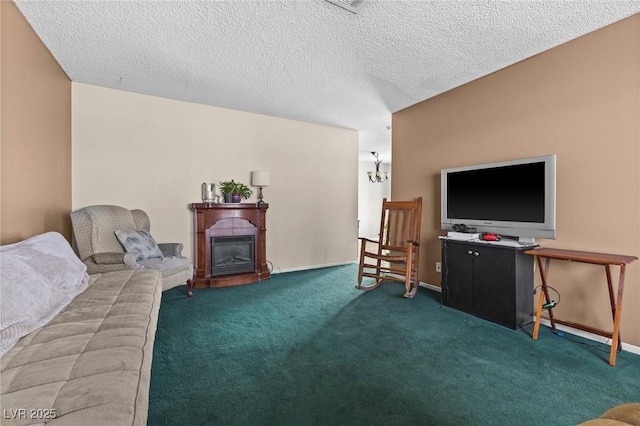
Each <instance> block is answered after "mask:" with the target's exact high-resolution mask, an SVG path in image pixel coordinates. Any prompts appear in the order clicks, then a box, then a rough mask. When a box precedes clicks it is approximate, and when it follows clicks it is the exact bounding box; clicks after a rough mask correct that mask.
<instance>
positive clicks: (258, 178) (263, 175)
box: [251, 170, 269, 186]
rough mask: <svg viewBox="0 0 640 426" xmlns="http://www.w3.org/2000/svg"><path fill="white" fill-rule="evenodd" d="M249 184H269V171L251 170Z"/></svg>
mask: <svg viewBox="0 0 640 426" xmlns="http://www.w3.org/2000/svg"><path fill="white" fill-rule="evenodd" d="M251 185H253V186H269V172H268V171H265V170H257V171H255V172H251Z"/></svg>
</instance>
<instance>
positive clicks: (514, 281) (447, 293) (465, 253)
mask: <svg viewBox="0 0 640 426" xmlns="http://www.w3.org/2000/svg"><path fill="white" fill-rule="evenodd" d="M531 248H532V247H527V246H522V247H515V246H505V245H497V244H492V243H487V242H480V241H479V242H476V241H459V240H453V239H448V238H444V239H442V304H443V305H445V306H449V307H451V308H454V309H457V310H460V311H463V312H466V313H469V314H472V315H475V316H476V317H479V318H482V319H485V320H488V321H491V322H494V323H496V324H500V325H503V326H505V327H509V328H512V329H514V330H516V329H518V328H521V327H522V326H524V325H526V324H529V323H530V322H532V320H533V256H528V255H526V254H524V252H525V250H529V249H531Z"/></svg>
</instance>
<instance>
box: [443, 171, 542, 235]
mask: <svg viewBox="0 0 640 426" xmlns="http://www.w3.org/2000/svg"><path fill="white" fill-rule="evenodd" d="M544 190H545V183H544V162H542V161H540V162H537V163H530V164H518V165H513V166H504V167H494V168H488V169H477V170H466V171H460V172H455V173H450V174H449V176H448V179H447V192H448V197H447V210H448V212H449V216H450V217H455V218H457V219H486V220H501V221H511V222H536V223H543V222H544V211H545V210H544V208H545V200H544Z"/></svg>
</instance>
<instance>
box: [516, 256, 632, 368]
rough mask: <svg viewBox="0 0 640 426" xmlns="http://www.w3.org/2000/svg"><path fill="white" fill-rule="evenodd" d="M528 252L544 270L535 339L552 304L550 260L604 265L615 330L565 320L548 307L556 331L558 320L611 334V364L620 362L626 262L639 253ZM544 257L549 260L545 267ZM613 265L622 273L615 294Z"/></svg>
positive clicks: (609, 335)
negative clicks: (618, 357)
mask: <svg viewBox="0 0 640 426" xmlns="http://www.w3.org/2000/svg"><path fill="white" fill-rule="evenodd" d="M525 254H530V255H533V256H535V257H536V261H537V262H538V269H539V270H540V278H541V279H542V291H541V292H540V296H539V297H538V307H537V309H536V323H535V326H534V327H533V336H532V337H533V339H534V340H537V339H538V331H539V330H540V318H541V316H542V308H543V304H544V301H545V300H546V303H550V302H551V299H550V298H549V291H548V288H547V277H548V273H549V263H550V262H551V259H557V260H564V261H567V262H579V263H590V264H593V265H603V266H604V268H605V271H606V274H607V284H608V286H609V301H610V302H611V315H612V317H613V331H612V332H608V331H605V330H600V329H597V328H593V327H589V326H586V325H583V324H578V323H575V322H571V321H564V320H560V319H557V318H554V316H553V306H551V307H549V308H547V309H548V311H549V320H550V321H551V328H552V330H553V331H556V323H558V324H563V325H567V326H569V327H573V328H576V329H578V330H583V331H587V332H590V333H594V334H598V335H600V336H604V337H608V338H610V339H612V340H611V352H610V354H609V365H611V366H615V365H616V355H617V353H618V352H620V351H621V350H622V342H621V340H620V319H621V317H622V293H623V291H624V273H625V268H626V265H628V264H629V263H631V262H634V261H636V260H638V258H637V257H635V256H626V255H618V254H606V253H592V252H587V251H575V250H561V249H553V248H538V249H535V250H527V251H525ZM542 259H545V263H544V267H543V265H542ZM611 265H618V266H620V275H619V277H618V294H617V296H614V289H613V282H612V279H611Z"/></svg>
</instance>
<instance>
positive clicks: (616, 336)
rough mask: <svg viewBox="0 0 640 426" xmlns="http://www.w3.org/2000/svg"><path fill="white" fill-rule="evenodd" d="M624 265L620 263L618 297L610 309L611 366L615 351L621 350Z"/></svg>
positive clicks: (614, 362) (613, 365) (609, 277)
mask: <svg viewBox="0 0 640 426" xmlns="http://www.w3.org/2000/svg"><path fill="white" fill-rule="evenodd" d="M625 266H626V265H625V264H622V265H620V277H619V278H618V299H617V301H616V304H615V307H614V306H613V305H612V309H613V310H614V314H613V333H611V336H612V340H611V352H610V354H609V365H611V366H612V367H615V365H616V355H617V353H618V352H620V351H621V350H622V344H621V343H620V342H621V340H620V318H622V292H623V291H624V272H625ZM607 279H609V280H610V279H611V274H608V275H607ZM609 285H611V281H609Z"/></svg>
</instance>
